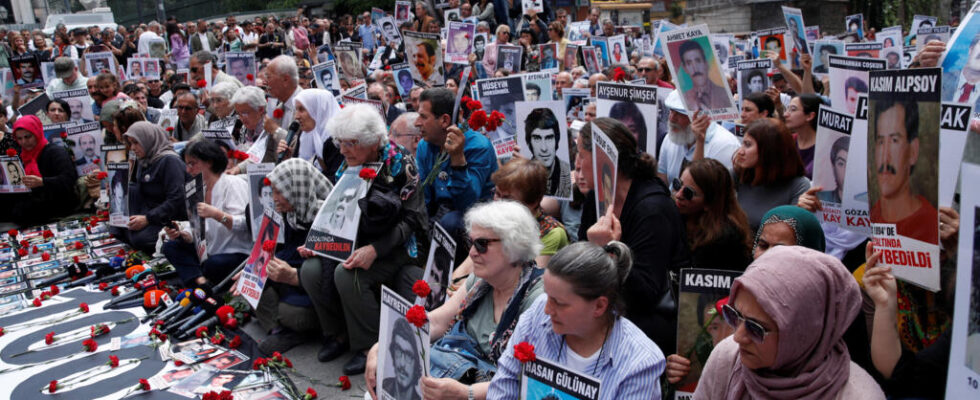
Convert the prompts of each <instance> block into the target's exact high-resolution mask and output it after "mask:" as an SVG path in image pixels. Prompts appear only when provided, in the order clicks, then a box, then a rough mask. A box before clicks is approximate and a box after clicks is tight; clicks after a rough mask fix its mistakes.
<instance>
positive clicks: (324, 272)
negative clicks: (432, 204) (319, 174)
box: [296, 91, 429, 375]
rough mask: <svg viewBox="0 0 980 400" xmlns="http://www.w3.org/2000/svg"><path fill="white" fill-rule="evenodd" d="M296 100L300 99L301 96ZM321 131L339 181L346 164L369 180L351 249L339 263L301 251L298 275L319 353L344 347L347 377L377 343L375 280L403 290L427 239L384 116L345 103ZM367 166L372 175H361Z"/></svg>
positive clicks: (421, 207)
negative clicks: (332, 150) (338, 157)
mask: <svg viewBox="0 0 980 400" xmlns="http://www.w3.org/2000/svg"><path fill="white" fill-rule="evenodd" d="M304 93H305V91H304ZM296 100H297V105H299V103H300V102H301V101H303V100H304V99H303V98H302V97H299V98H297V99H296ZM297 110H301V109H300V108H299V107H297ZM298 114H302V112H299V113H298ZM303 118H304V117H300V119H303ZM327 130H328V131H329V132H330V133H331V134H332V135H333V137H332V142H333V144H335V145H336V146H337V147H338V148H339V149H340V152H341V154H343V157H344V161H343V162H342V163H341V165H340V167H339V168H338V169H337V172H336V174H335V175H334V174H331V175H332V176H333V177H334V178H335V179H337V180H339V179H340V177H341V176H342V175H343V174H344V172H345V171H346V170H347V169H348V168H361V173H360V174H359V175H360V176H361V178H360V179H369V180H370V181H371V186H370V189H368V191H367V193H366V194H365V195H364V197H363V198H361V199H360V200H358V201H357V207H359V208H360V210H361V215H360V219H359V221H357V222H356V223H357V224H358V226H359V229H357V239H356V240H355V242H354V244H355V246H357V248H356V249H354V252H353V253H352V254H351V255H350V256H349V257H348V258H347V260H346V261H344V262H342V263H339V264H338V263H336V262H333V261H329V260H327V259H324V258H320V257H312V255H313V254H312V253H310V252H309V251H308V250H306V249H302V250H301V253H300V254H302V255H304V256H306V257H308V258H307V260H306V261H305V262H304V263H303V269H302V279H301V281H302V283H303V288H304V289H306V292H307V293H309V294H310V297H311V298H312V299H313V307H314V309H316V311H317V316H318V317H319V319H320V325H321V327H322V328H323V335H324V342H323V348H322V349H321V350H320V353H319V354H318V358H319V359H320V360H321V361H329V360H332V359H334V358H337V357H339V356H340V355H342V354H344V352H345V350H346V347H347V346H348V345H349V346H350V349H351V350H353V351H354V357H353V358H352V359H351V360H350V361H349V362H347V364H346V365H344V373H345V374H347V375H353V374H358V373H361V372H362V371H364V363H365V360H366V357H367V356H366V354H365V353H366V352H367V350H368V349H369V348H370V347H371V345H373V344H374V343H376V342H377V341H378V322H379V321H380V310H381V308H380V304H379V303H378V299H379V298H380V297H381V293H379V292H378V290H379V289H380V287H381V285H382V284H384V285H387V286H389V287H393V288H396V290H397V289H399V288H401V289H404V290H402V291H401V292H402V295H404V296H408V295H410V294H411V284H412V283H413V282H414V281H415V279H417V278H418V277H420V276H421V275H422V270H421V268H419V266H420V265H422V260H421V259H420V257H419V252H418V248H417V246H416V245H417V244H419V243H429V242H428V234H427V229H428V226H429V222H428V217H427V214H426V211H425V201H424V199H423V197H422V194H421V192H419V191H417V190H415V189H416V188H417V187H418V184H419V177H418V169H417V167H416V165H415V157H413V155H412V154H410V153H408V152H407V151H405V149H404V148H402V147H401V146H398V145H397V144H394V143H391V142H389V141H388V130H387V128H386V127H385V122H384V119H383V118H382V117H381V114H380V113H379V112H378V111H377V110H376V109H375V108H373V107H371V106H368V105H363V104H354V105H350V106H347V107H346V108H344V109H343V110H341V111H340V113H338V114H337V115H336V117H335V118H333V119H331V120H330V122H329V123H328V125H327ZM368 170H371V171H373V173H370V174H365V172H366V171H368ZM365 176H373V177H368V178H364V177H365ZM344 229H345V230H346V227H345V228H344ZM399 282H403V283H406V284H404V285H400V284H399ZM334 286H336V290H334ZM331 295H332V296H333V298H330V297H331ZM338 297H339V298H338ZM345 326H346V332H345V331H344V327H345Z"/></svg>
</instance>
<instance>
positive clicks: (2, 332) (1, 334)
mask: <svg viewBox="0 0 980 400" xmlns="http://www.w3.org/2000/svg"><path fill="white" fill-rule="evenodd" d="M4 333H6V332H4V331H3V327H0V336H3V334H4Z"/></svg>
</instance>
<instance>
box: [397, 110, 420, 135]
mask: <svg viewBox="0 0 980 400" xmlns="http://www.w3.org/2000/svg"><path fill="white" fill-rule="evenodd" d="M417 119H419V113H417V112H414V111H409V112H403V113H402V114H401V115H399V116H398V118H395V120H394V121H392V122H391V133H394V134H405V135H407V134H411V135H421V134H422V130H421V129H420V128H419V127H417V126H415V120H417ZM402 126H404V127H405V128H406V129H404V130H405V131H407V132H403V130H402V129H396V128H395V127H402Z"/></svg>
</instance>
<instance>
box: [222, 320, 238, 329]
mask: <svg viewBox="0 0 980 400" xmlns="http://www.w3.org/2000/svg"><path fill="white" fill-rule="evenodd" d="M223 325H224V326H225V328H228V329H238V319H237V318H235V317H230V318H228V319H227V320H225V322H224V323H223Z"/></svg>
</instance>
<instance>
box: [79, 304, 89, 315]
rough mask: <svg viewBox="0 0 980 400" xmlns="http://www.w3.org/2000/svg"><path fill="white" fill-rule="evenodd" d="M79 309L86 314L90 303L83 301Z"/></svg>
mask: <svg viewBox="0 0 980 400" xmlns="http://www.w3.org/2000/svg"><path fill="white" fill-rule="evenodd" d="M78 309H79V310H80V311H81V312H82V314H85V313H87V312H88V304H86V303H81V304H79V305H78Z"/></svg>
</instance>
